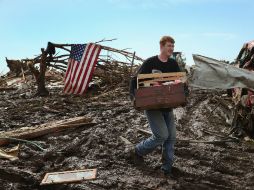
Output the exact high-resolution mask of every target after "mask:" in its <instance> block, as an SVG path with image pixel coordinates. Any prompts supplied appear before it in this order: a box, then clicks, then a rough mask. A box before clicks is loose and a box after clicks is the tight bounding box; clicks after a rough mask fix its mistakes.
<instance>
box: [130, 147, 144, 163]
mask: <svg viewBox="0 0 254 190" xmlns="http://www.w3.org/2000/svg"><path fill="white" fill-rule="evenodd" d="M130 158H131V160H132V161H133V164H135V165H142V164H143V163H144V158H143V156H140V155H139V154H138V153H137V150H136V147H135V146H133V147H132V148H131V149H130Z"/></svg>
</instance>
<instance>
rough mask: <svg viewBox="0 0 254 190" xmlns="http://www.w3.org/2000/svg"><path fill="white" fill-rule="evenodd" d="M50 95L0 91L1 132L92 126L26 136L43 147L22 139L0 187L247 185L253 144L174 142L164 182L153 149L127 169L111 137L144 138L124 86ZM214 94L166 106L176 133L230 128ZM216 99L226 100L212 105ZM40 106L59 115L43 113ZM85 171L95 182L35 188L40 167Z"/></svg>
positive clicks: (252, 177) (221, 132)
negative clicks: (88, 122)
mask: <svg viewBox="0 0 254 190" xmlns="http://www.w3.org/2000/svg"><path fill="white" fill-rule="evenodd" d="M50 92H51V94H50V96H49V97H33V94H34V93H35V89H32V90H30V88H26V89H25V90H24V89H20V90H16V91H10V92H0V112H1V115H0V128H1V130H2V131H7V130H11V129H16V128H19V127H29V126H33V125H36V124H41V123H46V122H49V121H53V120H60V119H65V118H71V117H75V116H83V115H86V116H88V117H92V118H94V120H95V121H96V122H97V125H95V126H92V127H79V128H75V129H71V130H67V131H62V132H58V133H53V134H48V135H46V136H43V137H40V138H37V139H34V141H35V142H37V143H39V144H40V145H41V146H42V147H43V148H45V149H46V151H45V152H42V151H40V150H38V149H37V148H36V147H33V146H31V145H28V144H22V145H21V150H20V154H19V160H16V161H9V160H3V159H1V160H0V163H1V165H0V187H1V188H0V189H1V190H11V189H15V190H36V189H52V190H53V189H54V190H55V189H57V190H62V189H76V190H81V189H167V190H168V189H195V190H198V189H241V190H242V189H254V172H253V171H254V159H253V156H254V146H253V145H252V144H251V143H246V142H243V141H241V142H239V143H236V142H226V143H218V144H204V143H188V142H183V141H178V142H177V143H176V150H175V163H174V175H175V176H176V179H174V180H172V179H167V178H164V177H163V176H161V175H160V172H159V167H160V163H161V161H160V148H158V149H157V150H156V151H154V152H153V153H152V154H151V155H149V156H147V157H146V158H145V166H143V167H136V166H134V165H133V164H132V163H131V161H130V160H129V159H128V157H127V156H126V155H127V154H126V146H125V144H124V143H123V142H122V140H121V139H120V138H119V136H123V137H125V138H127V139H128V140H129V141H131V142H132V143H138V142H139V141H140V140H142V139H144V138H146V137H147V136H146V135H144V134H141V133H139V132H137V128H142V129H146V130H148V129H149V128H148V124H147V121H146V118H145V116H144V114H143V112H141V111H137V110H135V109H133V107H132V106H131V104H130V102H129V100H128V93H127V92H128V91H127V89H125V88H124V87H119V88H118V90H116V91H112V93H109V94H106V95H105V96H100V97H99V98H97V99H94V100H91V99H90V98H89V97H88V96H91V94H90V93H89V94H88V95H87V97H77V96H67V95H63V94H62V93H61V88H53V89H51V90H50ZM222 94H223V92H215V91H214V92H208V91H202V90H193V91H192V94H191V97H190V99H189V103H188V106H187V107H185V108H178V109H175V110H174V113H175V119H176V125H177V138H178V139H196V140H205V141H211V140H220V139H221V138H222V137H220V136H227V134H228V133H229V131H230V130H231V129H230V125H229V124H227V122H228V117H230V111H228V110H229V109H228V107H230V101H229V100H228V98H227V97H221V95H222ZM94 96H95V95H93V97H94ZM218 97H219V98H222V99H223V100H224V102H226V104H219V105H218V104H217V100H218ZM217 105H218V108H217V109H215V110H214V108H215V107H216V106H217ZM43 106H47V107H49V108H52V109H54V110H57V111H59V112H51V113H50V112H49V111H48V110H45V109H44V108H43ZM212 110H214V111H213V112H212V114H210V113H211V111H212ZM226 121H227V122H226ZM13 145H14V144H12V145H8V146H9V147H10V146H13ZM85 168H97V169H98V175H97V179H96V180H91V181H86V182H82V183H78V184H64V185H53V186H52V185H51V186H40V185H39V184H40V182H41V180H42V178H43V176H44V175H45V173H46V172H56V171H65V170H75V169H85Z"/></svg>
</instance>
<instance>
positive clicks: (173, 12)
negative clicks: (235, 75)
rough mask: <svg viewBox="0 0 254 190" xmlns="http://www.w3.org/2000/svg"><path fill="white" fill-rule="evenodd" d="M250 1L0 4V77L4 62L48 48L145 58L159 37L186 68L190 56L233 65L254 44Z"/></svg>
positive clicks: (36, 0) (37, 0) (0, 0)
mask: <svg viewBox="0 0 254 190" xmlns="http://www.w3.org/2000/svg"><path fill="white" fill-rule="evenodd" d="M253 10H254V1H251V0H249V1H247V0H157V1H156V0H0V23H1V30H0V33H1V35H0V42H1V45H0V72H1V71H5V72H6V71H8V69H7V67H6V63H5V57H8V58H9V59H20V58H26V57H28V58H31V57H33V56H34V55H38V54H39V53H40V48H41V47H46V45H47V42H48V41H51V42H55V43H87V42H94V41H99V40H101V39H103V38H108V39H110V38H118V40H117V41H114V42H109V43H106V44H105V45H108V46H111V47H115V48H121V49H123V48H132V49H131V50H130V51H136V53H137V55H139V56H141V57H143V58H148V57H150V56H153V55H156V54H158V53H159V39H160V37H161V36H162V35H171V36H173V37H174V38H175V40H176V44H175V50H176V51H182V52H184V53H185V55H186V57H187V63H188V64H193V60H192V54H193V53H195V54H202V55H205V56H209V57H213V58H217V59H225V60H228V61H233V60H234V59H235V57H236V56H237V54H238V51H239V50H240V48H241V47H242V45H243V43H244V42H247V41H250V40H253V39H254V32H253V31H254V20H253V18H254V16H253Z"/></svg>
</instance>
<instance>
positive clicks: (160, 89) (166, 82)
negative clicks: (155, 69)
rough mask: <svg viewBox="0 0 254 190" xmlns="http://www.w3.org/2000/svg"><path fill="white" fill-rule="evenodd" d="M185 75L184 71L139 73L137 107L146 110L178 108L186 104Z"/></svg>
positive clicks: (136, 95)
mask: <svg viewBox="0 0 254 190" xmlns="http://www.w3.org/2000/svg"><path fill="white" fill-rule="evenodd" d="M185 76H186V74H185V73H184V72H177V73H155V74H140V75H138V77H137V85H138V86H137V90H136V92H135V108H136V109H138V110H146V109H159V108H176V107H179V106H184V105H186V103H187V100H186V96H185V93H184V82H185V80H186V79H185ZM175 80H178V81H177V83H176V82H174V81H175ZM158 83H159V84H158ZM153 84H156V86H153Z"/></svg>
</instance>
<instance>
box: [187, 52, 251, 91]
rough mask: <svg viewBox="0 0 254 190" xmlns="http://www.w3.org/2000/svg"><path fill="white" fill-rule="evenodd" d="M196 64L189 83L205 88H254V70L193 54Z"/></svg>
mask: <svg viewBox="0 0 254 190" xmlns="http://www.w3.org/2000/svg"><path fill="white" fill-rule="evenodd" d="M193 59H194V62H195V66H194V67H193V69H192V70H191V74H190V77H189V85H190V86H193V87H198V88H203V89H230V88H235V87H241V88H249V89H254V72H252V71H248V70H245V69H241V68H238V67H235V66H233V65H229V64H226V63H224V62H222V61H218V60H216V59H212V58H209V57H204V56H201V55H193Z"/></svg>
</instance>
